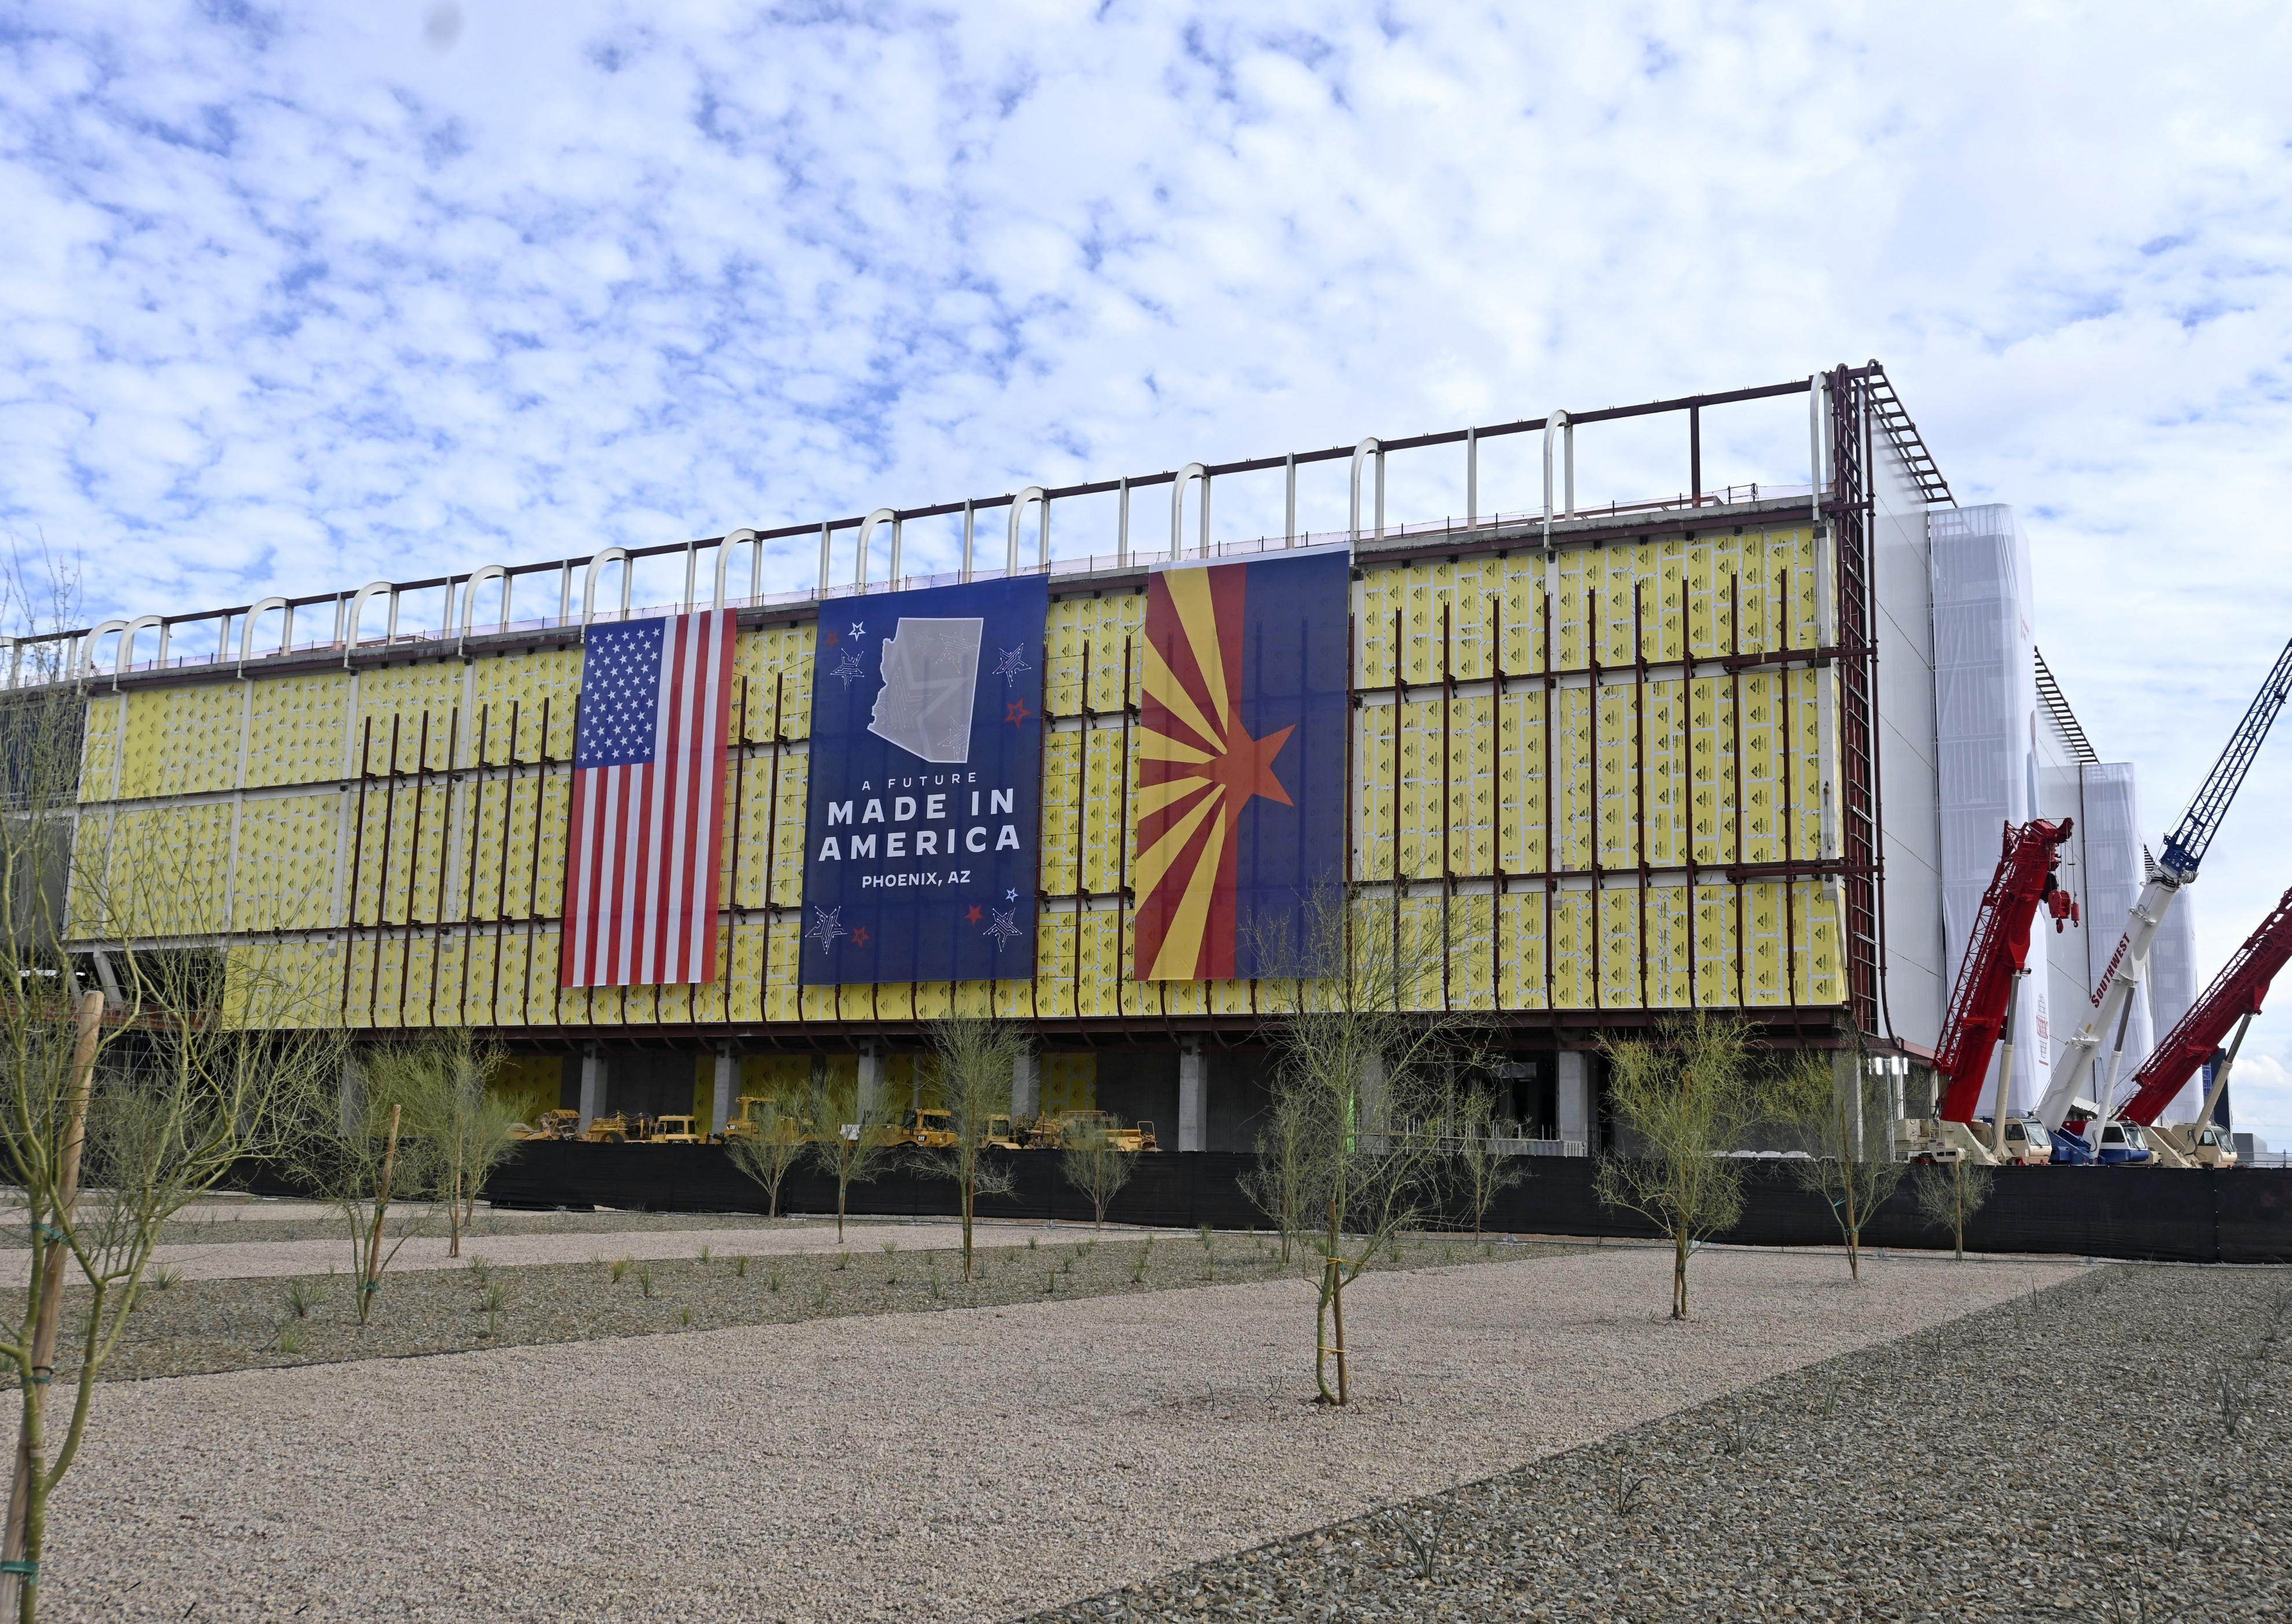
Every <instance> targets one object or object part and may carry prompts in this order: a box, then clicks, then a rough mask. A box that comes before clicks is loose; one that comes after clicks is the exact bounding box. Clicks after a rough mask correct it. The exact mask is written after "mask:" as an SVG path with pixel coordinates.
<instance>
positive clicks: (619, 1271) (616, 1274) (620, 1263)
mask: <svg viewBox="0 0 2292 1624" xmlns="http://www.w3.org/2000/svg"><path fill="white" fill-rule="evenodd" d="M605 1266H606V1268H607V1269H608V1270H609V1271H610V1273H611V1274H612V1277H613V1284H615V1285H616V1286H617V1285H619V1284H620V1283H621V1279H622V1277H623V1276H624V1275H625V1274H627V1273H628V1272H629V1260H628V1259H627V1258H625V1257H616V1258H614V1259H613V1261H612V1262H611V1263H609V1264H606V1265H605Z"/></svg>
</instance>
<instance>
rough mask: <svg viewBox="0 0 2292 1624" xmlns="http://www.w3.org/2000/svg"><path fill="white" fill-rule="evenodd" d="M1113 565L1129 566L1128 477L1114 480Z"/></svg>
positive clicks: (1119, 566) (1122, 568)
mask: <svg viewBox="0 0 2292 1624" xmlns="http://www.w3.org/2000/svg"><path fill="white" fill-rule="evenodd" d="M1114 567H1115V568H1116V569H1118V570H1127V569H1128V568H1129V567H1130V478H1129V476H1128V475H1127V474H1125V475H1124V476H1123V477H1122V478H1120V479H1118V480H1117V481H1115V482H1114Z"/></svg>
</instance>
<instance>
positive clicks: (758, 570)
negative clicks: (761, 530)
mask: <svg viewBox="0 0 2292 1624" xmlns="http://www.w3.org/2000/svg"><path fill="white" fill-rule="evenodd" d="M743 542H746V543H747V546H748V595H749V596H750V597H751V598H753V597H755V595H756V593H757V586H756V582H757V578H758V577H760V576H762V575H763V572H764V544H763V542H761V541H759V540H758V539H757V538H756V533H755V531H754V530H752V529H748V528H747V527H746V526H745V525H744V526H742V527H741V528H740V529H737V530H734V531H732V532H731V533H730V534H729V535H727V536H726V537H724V539H723V540H722V541H720V542H718V543H717V544H716V602H715V607H716V608H718V609H722V608H723V607H724V567H725V566H726V565H727V564H729V563H730V562H732V549H733V548H735V547H737V546H738V545H740V544H741V543H743Z"/></svg>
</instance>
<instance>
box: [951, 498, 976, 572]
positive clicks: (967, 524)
mask: <svg viewBox="0 0 2292 1624" xmlns="http://www.w3.org/2000/svg"><path fill="white" fill-rule="evenodd" d="M978 520H979V515H978V514H977V513H974V512H973V511H972V506H971V498H970V497H964V499H963V572H962V573H961V574H960V575H959V576H958V577H956V578H957V579H958V580H964V581H967V580H969V579H970V578H971V570H972V562H971V561H972V544H973V542H974V541H975V539H976V538H977V537H978V534H979V523H978Z"/></svg>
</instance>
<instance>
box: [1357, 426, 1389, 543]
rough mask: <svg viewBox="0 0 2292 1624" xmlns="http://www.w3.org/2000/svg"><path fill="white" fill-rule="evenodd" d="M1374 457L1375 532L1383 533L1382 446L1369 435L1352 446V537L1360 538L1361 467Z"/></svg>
mask: <svg viewBox="0 0 2292 1624" xmlns="http://www.w3.org/2000/svg"><path fill="white" fill-rule="evenodd" d="M1372 456H1373V457H1375V458H1376V533H1377V534H1378V535H1379V536H1382V535H1384V446H1382V445H1380V444H1379V443H1378V442H1377V438H1376V435H1374V434H1372V435H1370V436H1369V437H1368V439H1367V440H1362V441H1361V442H1360V444H1359V445H1357V446H1355V447H1354V448H1353V502H1352V537H1353V539H1354V540H1355V541H1359V540H1360V538H1361V499H1360V497H1361V489H1360V488H1361V467H1362V465H1363V464H1365V463H1367V462H1368V459H1369V458H1370V457H1372Z"/></svg>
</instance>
